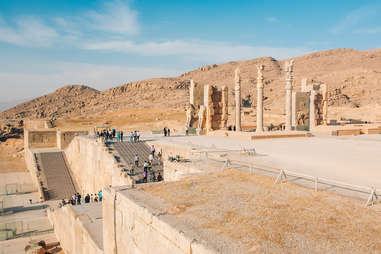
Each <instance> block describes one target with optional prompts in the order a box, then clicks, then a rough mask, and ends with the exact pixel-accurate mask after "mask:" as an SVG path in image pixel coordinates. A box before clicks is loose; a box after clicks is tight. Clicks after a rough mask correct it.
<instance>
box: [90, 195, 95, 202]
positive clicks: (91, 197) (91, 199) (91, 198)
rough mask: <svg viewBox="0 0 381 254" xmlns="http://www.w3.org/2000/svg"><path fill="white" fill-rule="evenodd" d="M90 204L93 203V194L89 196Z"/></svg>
mask: <svg viewBox="0 0 381 254" xmlns="http://www.w3.org/2000/svg"><path fill="white" fill-rule="evenodd" d="M90 202H91V203H93V202H94V196H93V194H91V196H90Z"/></svg>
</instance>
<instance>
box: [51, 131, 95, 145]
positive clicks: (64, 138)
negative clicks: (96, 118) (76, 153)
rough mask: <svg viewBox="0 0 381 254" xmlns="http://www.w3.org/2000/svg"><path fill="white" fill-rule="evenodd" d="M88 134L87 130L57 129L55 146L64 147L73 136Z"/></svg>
mask: <svg viewBox="0 0 381 254" xmlns="http://www.w3.org/2000/svg"><path fill="white" fill-rule="evenodd" d="M88 134H89V132H88V131H57V147H58V148H59V149H65V148H66V147H67V146H68V145H69V144H70V142H71V141H72V140H73V139H74V137H76V136H82V135H88Z"/></svg>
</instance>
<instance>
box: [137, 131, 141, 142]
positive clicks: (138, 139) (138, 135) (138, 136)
mask: <svg viewBox="0 0 381 254" xmlns="http://www.w3.org/2000/svg"><path fill="white" fill-rule="evenodd" d="M136 140H137V141H138V142H139V141H140V132H139V131H138V132H137V133H136Z"/></svg>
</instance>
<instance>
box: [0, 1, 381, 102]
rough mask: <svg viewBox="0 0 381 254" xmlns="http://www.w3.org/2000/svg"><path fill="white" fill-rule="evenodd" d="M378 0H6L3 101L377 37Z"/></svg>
mask: <svg viewBox="0 0 381 254" xmlns="http://www.w3.org/2000/svg"><path fill="white" fill-rule="evenodd" d="M378 13H381V3H379V1H354V0H347V1H333V0H331V1H325V0H322V1H276V0H273V1H264V0H263V1H255V0H252V1H224V0H219V1H218V0H216V1H207V0H203V1H198V0H193V1H179V0H178V1H175V0H172V1H165V0H161V1H154V0H146V1H139V0H134V1H133V0H130V1H128V0H127V1H123V0H111V1H85V0H81V1H78V0H61V1H51V0H33V1H30V0H24V1H23V0H12V1H9V0H0V88H1V93H0V102H4V101H12V100H19V99H22V98H32V97H36V96H38V95H41V94H45V93H48V92H52V91H54V90H55V89H57V88H59V87H61V86H63V85H65V84H85V85H90V86H92V87H94V88H97V89H100V90H103V89H107V88H110V87H113V86H116V85H120V84H123V83H126V82H129V81H134V80H140V79H145V78H150V77H166V76H177V75H179V74H181V73H183V72H186V71H189V70H191V69H194V68H197V67H199V66H201V65H206V64H213V63H217V64H218V63H223V62H227V61H233V60H243V59H250V58H255V57H261V56H272V57H275V58H278V59H280V58H286V57H293V56H299V55H302V54H305V53H309V52H313V51H318V50H324V49H332V48H355V49H373V48H379V47H380V46H381V40H380V39H381V19H380V18H379V15H377V14H378Z"/></svg>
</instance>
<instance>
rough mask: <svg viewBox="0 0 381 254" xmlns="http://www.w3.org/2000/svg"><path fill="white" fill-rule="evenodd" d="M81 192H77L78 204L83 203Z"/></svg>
mask: <svg viewBox="0 0 381 254" xmlns="http://www.w3.org/2000/svg"><path fill="white" fill-rule="evenodd" d="M81 198H82V197H81V194H79V193H77V205H80V204H81Z"/></svg>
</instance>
